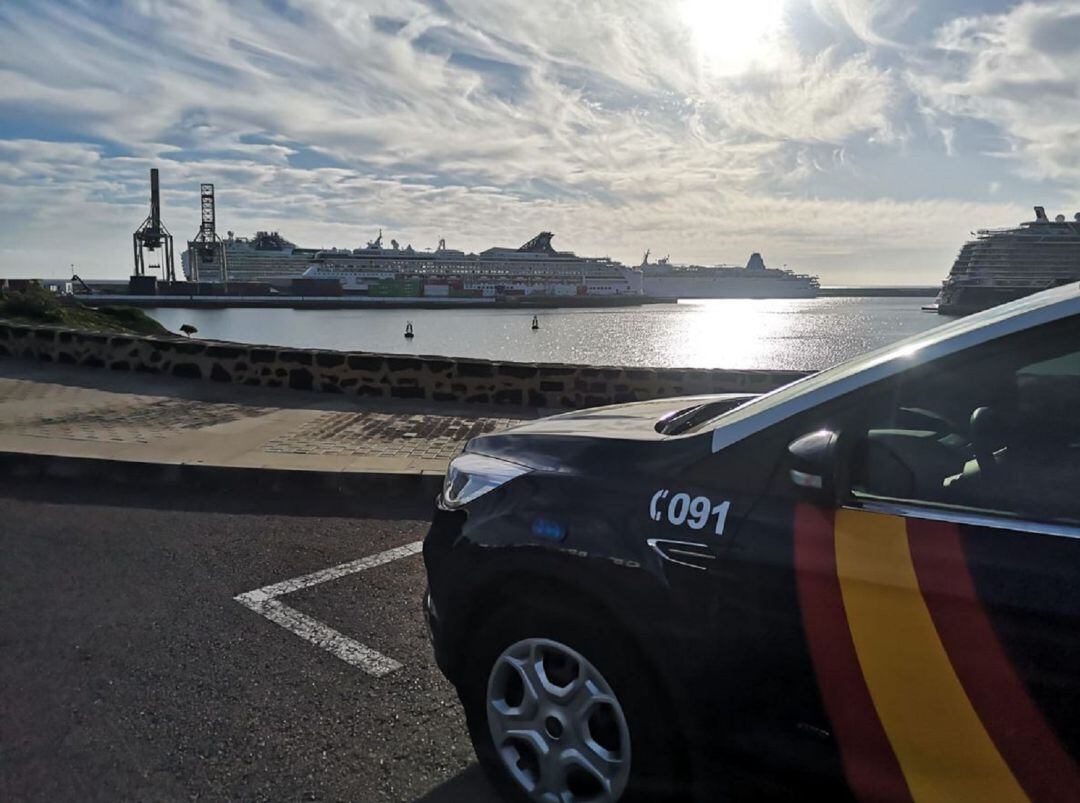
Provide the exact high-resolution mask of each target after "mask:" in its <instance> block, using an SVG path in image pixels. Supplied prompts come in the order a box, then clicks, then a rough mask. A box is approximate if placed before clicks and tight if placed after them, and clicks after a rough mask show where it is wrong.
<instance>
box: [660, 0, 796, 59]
mask: <svg viewBox="0 0 1080 803" xmlns="http://www.w3.org/2000/svg"><path fill="white" fill-rule="evenodd" d="M680 11H681V13H682V17H683V20H684V21H685V22H686V25H687V27H688V28H689V29H690V32H691V35H692V37H693V41H694V43H695V45H696V46H697V49H698V53H699V55H700V57H701V59H702V61H703V62H704V63H705V64H706V65H708V66H709V67H710V68H711V69H714V70H716V71H718V72H723V73H736V72H741V71H743V70H745V69H747V68H749V67H751V66H753V65H754V64H761V63H764V62H770V61H772V60H773V58H772V57H773V56H774V55H775V47H776V42H775V39H776V37H777V34H778V33H779V31H780V27H781V24H782V23H783V18H784V0H682V3H681V9H680Z"/></svg>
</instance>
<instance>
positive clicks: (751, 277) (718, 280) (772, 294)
mask: <svg viewBox="0 0 1080 803" xmlns="http://www.w3.org/2000/svg"><path fill="white" fill-rule="evenodd" d="M639 270H640V271H641V276H642V289H643V291H644V293H645V295H647V296H651V297H652V298H670V299H678V298H814V297H815V296H816V295H817V294H818V289H819V286H818V279H817V277H816V276H807V275H805V274H802V273H795V272H793V271H790V270H786V269H782V268H767V267H765V261H764V260H763V259H762V258H761V254H759V253H757V252H755V253H753V254H751V255H750V259H749V261H748V262H747V263H746V267H745V268H740V267H739V266H737V265H716V266H712V267H709V266H704V265H673V264H671V263H670V261H669V260H668V258H667V257H664V258H663V259H659V260H657V261H656V262H655V263H652V264H650V263H649V252H648V251H646V252H645V258H644V259H643V260H642V262H641V267H640V268H639Z"/></svg>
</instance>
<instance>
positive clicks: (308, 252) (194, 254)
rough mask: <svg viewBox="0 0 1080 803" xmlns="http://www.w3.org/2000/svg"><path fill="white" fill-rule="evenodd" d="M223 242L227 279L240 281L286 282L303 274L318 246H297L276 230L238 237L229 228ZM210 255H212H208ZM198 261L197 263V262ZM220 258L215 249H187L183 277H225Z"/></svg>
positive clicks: (217, 279)
mask: <svg viewBox="0 0 1080 803" xmlns="http://www.w3.org/2000/svg"><path fill="white" fill-rule="evenodd" d="M221 242H222V245H223V247H224V250H225V257H226V264H227V265H228V274H229V275H228V278H229V280H230V281H237V282H271V283H273V282H283V283H287V282H289V281H290V280H291V279H294V278H296V277H298V276H301V275H302V274H303V273H304V271H305V270H307V268H308V265H310V264H311V260H312V259H313V258H314V257H315V255H316V254H318V253H319V249H318V248H298V247H297V246H296V245H295V244H294V243H291V242H289V241H288V240H286V239H285V238H284V237H282V236H281V235H280V234H278V233H277V232H276V231H258V232H255V236H254V237H250V238H249V237H236V236H234V235H233V233H232V232H231V231H230V232H229V236H228V237H227V238H226V239H224V240H223V241H221ZM207 257H209V258H207ZM196 260H198V264H196ZM220 260H221V257H220V255H219V253H217V252H214V251H209V252H206V253H205V254H204V253H203V252H200V251H199V250H198V249H196V248H188V250H187V251H185V252H184V254H183V267H184V276H185V277H186V278H187V279H188V281H194V280H195V278H196V277H198V278H201V279H202V280H203V281H219V280H220V279H221V277H222V266H221V264H220Z"/></svg>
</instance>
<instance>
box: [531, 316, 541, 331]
mask: <svg viewBox="0 0 1080 803" xmlns="http://www.w3.org/2000/svg"><path fill="white" fill-rule="evenodd" d="M532 328H533V331H534V332H535V331H536V330H537V329H539V328H540V321H539V320H537V318H536V316H535V315H533V322H532Z"/></svg>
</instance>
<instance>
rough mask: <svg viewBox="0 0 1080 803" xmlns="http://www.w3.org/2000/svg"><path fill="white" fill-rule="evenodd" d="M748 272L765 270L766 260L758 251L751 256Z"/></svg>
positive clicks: (748, 262)
mask: <svg viewBox="0 0 1080 803" xmlns="http://www.w3.org/2000/svg"><path fill="white" fill-rule="evenodd" d="M746 269H747V270H765V260H764V259H762V258H761V254H759V253H758V252H757V251H755V252H754V253H752V254H751V255H750V259H749V260H748V261H747V263H746Z"/></svg>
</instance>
